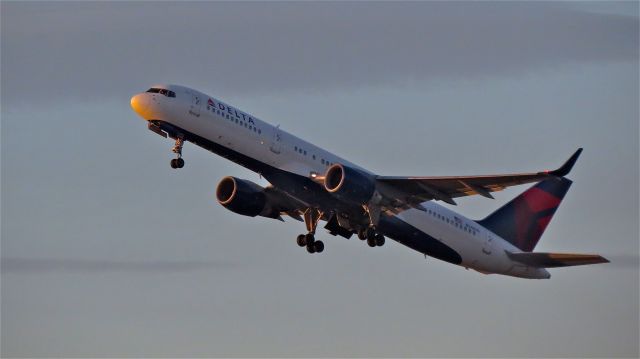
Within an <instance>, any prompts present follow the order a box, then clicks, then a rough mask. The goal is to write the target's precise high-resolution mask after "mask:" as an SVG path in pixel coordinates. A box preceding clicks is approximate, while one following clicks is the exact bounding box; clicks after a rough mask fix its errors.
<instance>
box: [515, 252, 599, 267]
mask: <svg viewBox="0 0 640 359" xmlns="http://www.w3.org/2000/svg"><path fill="white" fill-rule="evenodd" d="M507 255H508V256H509V258H511V259H512V260H514V261H516V262H520V263H522V264H526V265H528V266H531V267H537V268H557V267H570V266H581V265H586V264H598V263H609V260H607V259H606V258H604V257H602V256H600V255H597V254H572V253H511V252H507Z"/></svg>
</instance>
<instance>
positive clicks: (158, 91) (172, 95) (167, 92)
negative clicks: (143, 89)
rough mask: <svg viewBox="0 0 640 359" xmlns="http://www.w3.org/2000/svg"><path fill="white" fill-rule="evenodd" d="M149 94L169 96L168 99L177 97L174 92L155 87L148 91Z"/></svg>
mask: <svg viewBox="0 0 640 359" xmlns="http://www.w3.org/2000/svg"><path fill="white" fill-rule="evenodd" d="M147 92H151V93H159V94H161V95H164V96H167V97H176V93H175V92H173V91H170V90H165V89H159V88H155V87H152V88H150V89H148V90H147Z"/></svg>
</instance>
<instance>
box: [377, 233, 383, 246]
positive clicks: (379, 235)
mask: <svg viewBox="0 0 640 359" xmlns="http://www.w3.org/2000/svg"><path fill="white" fill-rule="evenodd" d="M383 245H384V236H383V235H382V234H378V235H376V246H378V247H382V246H383Z"/></svg>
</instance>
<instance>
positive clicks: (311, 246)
mask: <svg viewBox="0 0 640 359" xmlns="http://www.w3.org/2000/svg"><path fill="white" fill-rule="evenodd" d="M320 218H322V212H320V210H318V209H316V208H309V209H307V211H306V212H304V224H305V225H306V226H307V230H308V231H309V232H308V233H307V234H300V235H298V238H296V242H297V243H298V245H299V246H300V247H307V252H309V253H322V251H324V243H322V241H316V238H315V233H316V229H317V228H318V222H319V221H320Z"/></svg>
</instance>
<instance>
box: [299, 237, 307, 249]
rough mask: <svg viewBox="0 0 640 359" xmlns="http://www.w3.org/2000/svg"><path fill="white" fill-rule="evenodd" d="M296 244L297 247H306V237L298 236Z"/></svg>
mask: <svg viewBox="0 0 640 359" xmlns="http://www.w3.org/2000/svg"><path fill="white" fill-rule="evenodd" d="M296 243H298V245H299V246H300V247H304V246H306V245H307V236H305V235H304V234H299V235H298V238H296Z"/></svg>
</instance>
